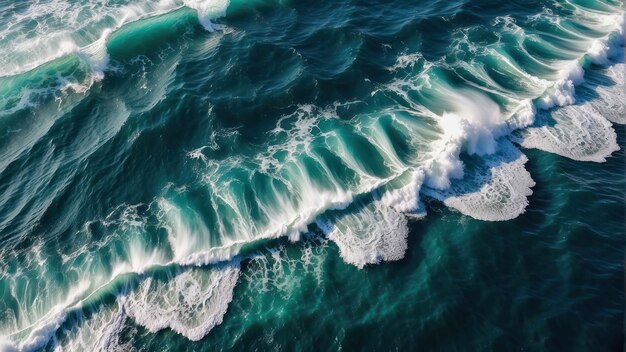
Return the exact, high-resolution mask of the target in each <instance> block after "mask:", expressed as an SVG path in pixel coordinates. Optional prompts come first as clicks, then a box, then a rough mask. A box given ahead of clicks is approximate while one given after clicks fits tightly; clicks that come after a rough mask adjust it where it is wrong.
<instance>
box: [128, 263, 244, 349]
mask: <svg viewBox="0 0 626 352" xmlns="http://www.w3.org/2000/svg"><path fill="white" fill-rule="evenodd" d="M238 278H239V263H238V262H236V261H233V262H230V263H228V264H224V265H223V266H220V267H214V268H211V269H189V270H187V271H183V272H181V273H179V274H178V275H176V276H175V277H174V278H171V279H170V280H168V281H161V280H158V279H153V278H148V279H146V280H145V281H144V282H143V283H142V284H141V285H140V286H139V288H138V289H137V290H136V291H135V292H132V293H131V294H129V295H128V297H127V298H126V303H125V309H126V312H127V314H128V315H129V316H130V317H132V318H133V319H134V320H135V322H137V323H138V324H140V325H142V326H144V327H146V329H148V330H149V331H151V332H157V331H159V330H162V329H166V328H170V329H172V330H174V331H175V332H177V333H179V334H181V335H183V336H185V337H187V338H188V339H190V340H192V341H198V340H200V339H202V338H203V337H204V336H206V334H208V333H209V331H211V329H213V328H214V327H215V326H217V325H219V324H221V322H222V319H223V318H224V314H226V310H227V309H228V304H229V303H230V301H231V300H232V298H233V289H234V288H235V284H236V283H237V279H238Z"/></svg>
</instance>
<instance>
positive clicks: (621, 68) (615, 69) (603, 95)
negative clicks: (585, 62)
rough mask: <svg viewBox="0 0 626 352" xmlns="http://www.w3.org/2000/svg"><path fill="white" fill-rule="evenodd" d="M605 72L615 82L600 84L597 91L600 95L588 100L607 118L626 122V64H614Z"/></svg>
mask: <svg viewBox="0 0 626 352" xmlns="http://www.w3.org/2000/svg"><path fill="white" fill-rule="evenodd" d="M603 74H605V75H606V76H607V77H609V78H610V79H611V80H613V83H614V84H610V85H599V86H598V87H596V93H597V94H598V95H599V96H600V97H599V98H598V99H594V100H591V101H589V102H588V104H591V106H593V108H594V109H595V110H596V111H598V112H599V113H600V115H602V116H603V117H605V118H606V119H607V120H609V121H611V122H614V123H619V124H626V80H625V76H626V65H625V64H623V63H620V64H614V65H613V66H611V67H609V68H608V69H606V70H605V71H604V72H603Z"/></svg>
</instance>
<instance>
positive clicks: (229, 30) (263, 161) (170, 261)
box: [0, 0, 626, 351]
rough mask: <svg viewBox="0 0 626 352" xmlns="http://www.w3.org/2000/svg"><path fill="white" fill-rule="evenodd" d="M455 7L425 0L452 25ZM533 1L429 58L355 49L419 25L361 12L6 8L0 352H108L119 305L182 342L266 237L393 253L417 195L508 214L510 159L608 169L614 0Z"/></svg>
mask: <svg viewBox="0 0 626 352" xmlns="http://www.w3.org/2000/svg"><path fill="white" fill-rule="evenodd" d="M468 3H469V1H459V2H458V3H455V4H456V5H454V6H453V5H443V4H438V3H435V4H433V5H432V8H428V9H427V10H428V11H432V12H436V13H443V14H444V15H443V16H440V17H442V18H443V21H445V22H449V23H454V21H461V20H460V19H459V18H463V14H464V12H463V11H464V9H465V8H466V7H468V6H469V5H467V4H468ZM541 4H542V6H541V7H539V6H536V7H537V9H535V10H536V11H535V10H534V12H535V13H533V14H524V16H522V17H523V18H524V20H520V19H519V18H517V19H516V18H514V17H513V16H507V15H497V16H494V18H492V19H489V22H488V25H484V24H470V25H464V24H459V25H458V26H456V25H455V26H453V28H452V29H451V30H450V33H449V34H447V35H446V36H444V37H445V38H444V39H441V40H442V41H445V43H442V44H441V45H442V48H440V49H438V50H435V49H432V52H431V51H429V50H431V49H429V48H428V47H426V46H423V47H422V46H421V45H412V44H410V43H408V41H407V43H405V44H406V45H405V46H403V45H404V44H403V43H404V42H402V41H400V42H397V43H392V44H388V45H389V47H386V46H376V48H375V49H372V47H374V44H372V42H375V39H376V40H380V41H381V42H384V41H385V40H387V41H391V39H389V38H392V37H393V35H396V36H402V35H406V34H404V33H406V32H411V31H416V28H415V27H411V25H410V24H408V25H407V27H408V28H407V27H404V26H403V24H402V23H397V24H396V25H397V27H398V28H389V27H388V26H377V25H376V24H374V23H373V22H374V21H375V20H374V19H370V21H371V22H367V25H363V26H364V27H359V26H360V24H359V23H358V21H357V20H345V21H344V22H339V23H333V26H329V27H326V23H323V21H322V23H320V24H316V25H312V26H313V27H312V28H308V27H305V28H300V27H298V26H299V24H289V26H287V27H288V28H290V30H293V31H294V32H295V33H296V34H294V38H287V39H285V37H286V36H287V35H285V34H281V33H280V31H277V32H276V33H274V32H272V33H271V35H268V37H267V41H266V42H255V41H254V40H251V39H248V38H247V37H246V36H247V35H249V34H247V33H245V31H243V30H241V29H240V28H239V27H238V26H237V23H238V22H237V21H238V19H239V18H241V17H244V15H243V14H245V13H246V11H259V13H261V12H262V11H263V9H265V8H268V7H269V8H272V7H287V8H288V7H289V6H291V4H285V3H283V2H279V1H276V2H272V1H250V2H244V1H235V0H232V1H230V2H229V1H219V0H216V1H182V2H181V1H169V0H163V1H156V2H155V1H145V2H142V1H139V2H124V1H114V2H110V1H89V2H85V3H83V2H50V1H33V2H29V3H27V4H14V3H1V5H0V12H1V13H3V15H2V16H1V17H0V24H2V25H1V26H0V27H1V28H2V29H1V30H0V49H1V50H0V119H2V120H3V121H2V126H1V127H0V128H1V130H0V133H1V134H2V136H3V137H2V140H0V157H1V158H0V180H2V182H3V183H2V186H1V187H0V196H1V197H2V199H4V200H5V208H6V209H4V210H2V214H1V217H0V241H2V243H3V246H2V247H1V248H0V259H1V261H0V289H1V290H0V292H2V297H3V303H1V304H0V350H2V351H35V350H42V349H47V350H58V351H61V350H69V351H72V350H86V349H95V350H115V349H118V350H125V349H126V348H129V347H128V346H125V345H124V344H123V343H122V342H121V341H122V338H121V336H122V330H123V327H124V324H125V322H126V321H127V320H132V321H133V323H134V324H137V325H138V326H141V327H142V328H144V329H145V330H147V331H148V332H150V333H157V332H159V331H162V330H172V331H174V332H175V333H177V334H180V335H182V336H184V337H185V338H186V339H188V340H190V341H200V340H202V339H203V338H205V337H206V336H207V335H208V334H209V333H210V332H211V331H212V330H213V329H214V328H215V327H216V326H219V325H220V324H221V323H222V321H223V319H224V317H225V315H227V314H228V313H227V311H228V307H229V303H230V302H231V301H232V300H233V297H234V295H235V294H236V293H237V290H236V287H237V286H238V282H239V281H240V280H242V277H243V276H242V275H243V274H242V272H243V270H244V267H245V266H246V265H251V264H250V263H257V262H263V261H266V260H268V259H266V258H268V257H269V258H272V257H274V258H276V257H277V256H279V255H280V254H279V252H280V251H279V250H278V249H276V248H277V246H278V245H277V243H278V241H280V239H281V238H286V239H288V240H289V241H290V242H297V243H300V245H302V246H304V247H305V248H307V249H306V251H305V253H306V256H307V257H306V258H305V259H306V261H307V262H308V261H310V260H311V259H310V258H309V256H314V255H315V254H314V253H313V252H314V251H315V248H316V247H319V246H322V245H323V246H327V245H329V244H328V241H331V242H332V243H334V245H336V246H337V247H338V249H339V254H340V256H341V258H342V259H343V260H344V261H345V262H346V263H349V264H351V265H354V266H356V267H358V268H359V269H364V268H366V267H367V266H370V265H373V264H379V263H382V262H387V261H399V260H402V259H403V258H404V257H405V253H406V251H407V248H408V244H407V238H408V236H409V235H410V231H409V224H410V223H411V222H415V221H422V220H421V219H424V218H425V217H427V216H431V215H430V214H427V206H426V203H428V202H438V203H442V204H444V205H445V206H446V207H448V208H451V209H454V210H455V211H457V212H458V216H459V217H461V216H468V217H471V218H473V219H477V220H482V221H508V220H511V219H515V218H517V217H519V216H520V215H521V214H523V213H524V212H525V210H526V209H527V207H528V206H529V197H530V196H531V195H532V194H533V187H535V186H536V183H535V181H534V180H533V175H531V173H530V172H528V171H527V169H526V167H525V165H526V164H527V162H528V157H527V156H526V150H529V149H539V150H542V151H545V152H548V153H553V154H557V155H560V156H563V157H565V158H569V159H572V160H576V161H585V162H595V163H602V162H604V161H606V159H607V158H609V157H610V156H611V155H612V154H613V153H615V152H616V151H618V150H619V146H618V142H617V135H616V133H615V130H614V126H616V125H620V124H624V123H626V111H625V107H624V102H625V100H624V94H625V93H624V92H625V87H626V81H625V75H626V66H625V63H624V40H625V35H626V32H625V30H626V28H625V17H624V16H625V15H624V14H625V10H624V4H623V3H621V2H618V1H609V0H593V1H582V0H580V1H574V0H568V1H545V2H541ZM381 6H382V5H381ZM424 6H426V5H424ZM438 6H439V7H438ZM355 7H358V6H357V5H355ZM257 8H258V9H257ZM342 9H343V10H342V11H346V13H345V14H344V13H341V16H346V18H348V19H352V18H353V17H350V16H354V17H358V15H359V9H358V8H357V9H351V10H346V9H345V8H342ZM350 11H352V12H350ZM381 11H383V10H381ZM384 11H393V10H388V9H385V10H384ZM428 11H425V13H426V15H424V16H425V17H427V16H428V13H429V12H428ZM295 12H297V11H296V10H293V11H286V13H287V14H292V15H293V16H294V19H293V21H294V23H298V22H297V20H296V18H297V16H298V15H297V14H295ZM384 13H386V12H384ZM314 15H315V14H313V15H312V17H313V16H314ZM338 16H339V15H338ZM397 16H400V15H399V14H398V15H397ZM465 16H467V17H468V18H471V16H470V15H468V14H465ZM259 17H261V16H260V15H259ZM290 20H291V19H289V18H287V19H284V18H281V19H278V18H277V19H275V21H285V23H291V22H289V21H290ZM468 21H469V20H468ZM305 22H306V21H305ZM328 22H329V23H330V22H331V20H330V19H329V20H328ZM470 22H471V21H470ZM407 23H409V21H408V20H407ZM278 26H279V27H280V24H279V25H278ZM264 27H267V24H266V23H259V24H258V27H254V28H253V30H258V31H263V28H264ZM287 27H285V28H287ZM301 27H304V25H301ZM344 28H350V31H348V32H343V31H341V30H342V29H344ZM361 28H367V31H369V32H367V31H366V30H361ZM386 31H391V32H392V33H393V35H389V34H388V33H386ZM364 32H367V35H365V34H363V33H364ZM407 36H408V35H407ZM198 38H200V39H198ZM311 38H312V39H311ZM329 38H330V39H329ZM364 38H365V39H364ZM372 38H375V39H372ZM381 38H382V39H381ZM272 40H275V41H280V40H285V41H286V44H285V43H283V44H281V45H280V46H279V45H276V44H273V43H272ZM289 40H291V42H290V41H289ZM245 41H248V42H246V43H247V44H246V45H248V46H246V47H245V48H241V47H237V46H236V44H235V43H238V42H245ZM335 41H336V42H335ZM392 46H393V48H392ZM311 47H314V48H317V49H318V50H319V51H320V52H319V53H317V52H314V51H313V50H312V49H311ZM370 50H371V51H373V52H385V53H387V52H389V53H390V54H385V55H386V56H384V58H385V60H383V59H379V58H371V61H368V59H369V57H368V56H367V55H365V54H361V53H364V52H365V53H367V52H368V51H370ZM267 52H271V54H268V55H267V57H266V55H265V54H266V53H267ZM220 55H222V56H224V57H221V56H220ZM252 63H255V64H258V65H261V66H263V67H267V72H263V71H261V70H259V71H254V72H249V71H246V65H247V64H250V65H251V64H252ZM273 65H277V66H278V67H276V68H273V67H272V66H273ZM355 67H356V68H355ZM372 67H374V68H372ZM192 69H193V70H192ZM368 69H371V70H372V71H375V72H376V75H372V76H376V77H370V76H368V73H367V72H368V71H367V70H368ZM218 71H220V72H221V73H215V72H218ZM184 72H185V73H188V76H184ZM190 72H191V73H190ZM346 72H347V73H346ZM278 73H279V74H278ZM344 75H345V76H344ZM343 80H345V81H349V80H352V81H353V82H355V83H353V84H354V85H357V83H358V85H360V86H359V87H357V88H352V87H347V86H345V87H340V85H341V84H342V81H343ZM241 82H243V83H241ZM220 84H221V85H223V86H225V87H227V88H223V87H222V88H220V87H219V86H220ZM332 86H337V87H339V88H332ZM335 89H336V90H337V92H335ZM342 90H343V91H342ZM176 92H181V93H180V94H181V97H178V98H177V96H176V94H177V93H176ZM330 92H332V93H334V94H335V95H331V93H330ZM203 94H206V96H203ZM183 96H184V97H183ZM186 99H188V100H186ZM283 101H284V102H285V103H284V104H283V103H282V102H283ZM272 104H274V105H276V106H277V107H276V109H275V110H269V112H267V113H264V114H265V115H261V116H257V115H256V112H257V111H256V110H249V111H251V112H249V113H248V112H246V111H247V110H244V109H246V108H247V107H248V106H250V109H255V108H260V107H263V106H266V105H272ZM281 104H282V105H281ZM238 109H241V111H243V112H240V113H237V111H238ZM233 111H235V113H233ZM229 113H232V114H234V115H233V116H234V117H233V118H232V120H228V119H226V118H225V117H224V116H227V115H228V114H229ZM175 114H178V115H180V116H186V117H187V118H188V121H189V122H188V125H183V127H181V125H180V124H178V125H177V124H175V123H173V122H171V121H170V120H169V117H168V116H171V115H175ZM68 121H75V122H68ZM196 121H209V122H206V124H201V123H200V122H196ZM87 125H88V126H90V127H88V128H87V127H84V126H87ZM199 126H202V127H203V130H202V135H201V136H200V137H199V134H196V132H197V131H198V130H199V128H198V127H199ZM207 126H208V127H209V128H206V129H204V127H207ZM57 136H59V137H57ZM168 136H170V137H171V138H173V139H177V140H182V141H183V142H180V143H187V142H188V143H187V144H185V148H174V147H171V146H172V145H173V144H170V142H168V138H169V137H168ZM177 136H180V137H177ZM185 140H186V141H185ZM75 143H76V144H75ZM176 143H178V142H176ZM118 145H121V146H122V147H117V146H118ZM159 145H160V146H161V147H160V148H161V149H158V148H157V147H158V146H159ZM153 148H157V149H153ZM155 150H156V151H160V153H162V154H157V153H154V152H153V151H155ZM166 154H169V156H166ZM160 158H163V159H162V160H163V161H160ZM172 160H174V161H172ZM144 163H145V164H144ZM146 165H150V166H146ZM144 166H145V167H146V170H147V168H148V167H153V169H149V170H147V171H142V168H143V167H144ZM110 170H115V171H110ZM152 176H154V179H155V180H158V181H150V180H148V178H150V177H152ZM135 177H136V179H135ZM103 180H109V181H110V182H111V184H115V188H108V187H107V186H106V184H104V183H101V182H104V181H103ZM82 182H85V183H89V182H92V183H93V184H94V186H82ZM150 187H153V188H150ZM81 189H85V190H88V191H89V192H90V193H87V191H85V194H80V192H77V190H81ZM153 189H156V191H152V190H153ZM44 193H46V194H48V195H47V196H45V197H44V196H37V195H38V194H44ZM37 197H42V198H41V199H39V198H37ZM106 197H110V199H111V200H110V201H106V202H105V201H102V199H104V198H106ZM57 211H58V212H59V214H60V215H58V216H57V215H51V214H53V213H54V212H57ZM64 219H65V220H64ZM68 219H69V220H71V221H69V220H68ZM83 220H84V221H83ZM41 224H47V225H46V226H44V225H41ZM303 260H304V259H303ZM268 265H269V264H268ZM381 265H385V264H381ZM256 279H258V280H261V278H256Z"/></svg>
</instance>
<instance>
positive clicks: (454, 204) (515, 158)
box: [422, 139, 535, 221]
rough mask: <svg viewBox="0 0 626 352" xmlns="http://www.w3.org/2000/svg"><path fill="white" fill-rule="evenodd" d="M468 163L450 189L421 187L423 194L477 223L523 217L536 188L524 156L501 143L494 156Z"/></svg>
mask: <svg viewBox="0 0 626 352" xmlns="http://www.w3.org/2000/svg"><path fill="white" fill-rule="evenodd" d="M471 161H472V162H471V163H468V165H467V167H466V171H465V175H464V177H463V178H462V179H460V180H454V181H453V182H452V184H451V186H450V187H449V188H447V189H444V190H438V189H434V188H429V187H424V188H423V189H422V193H423V194H425V195H427V196H429V197H432V198H435V199H437V200H440V201H442V202H444V204H446V205H447V206H449V207H451V208H454V209H457V210H458V211H460V212H461V213H463V214H465V215H468V216H471V217H473V218H475V219H479V220H486V221H504V220H509V219H514V218H516V217H518V216H519V215H520V214H522V213H523V212H524V210H525V209H526V206H527V205H528V196H530V195H531V194H532V190H531V187H533V186H534V185H535V182H534V181H533V180H532V178H531V176H530V173H528V171H526V169H525V168H524V164H526V162H527V161H528V159H527V158H526V156H525V155H524V154H522V152H521V151H520V150H519V149H517V148H516V147H515V146H514V145H513V144H512V143H511V142H509V141H508V140H506V139H502V140H500V141H499V143H498V152H497V153H496V154H493V155H490V156H486V157H484V158H475V157H474V158H472V160H471Z"/></svg>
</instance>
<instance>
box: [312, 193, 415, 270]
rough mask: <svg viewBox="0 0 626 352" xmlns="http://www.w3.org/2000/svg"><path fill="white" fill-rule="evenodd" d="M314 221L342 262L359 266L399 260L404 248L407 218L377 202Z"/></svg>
mask: <svg viewBox="0 0 626 352" xmlns="http://www.w3.org/2000/svg"><path fill="white" fill-rule="evenodd" d="M316 224H317V225H318V227H319V228H320V229H321V230H322V231H323V232H324V234H326V235H327V236H328V238H329V239H330V240H332V241H333V242H335V243H336V244H337V246H338V247H339V250H340V252H341V257H342V258H343V259H344V261H345V262H346V263H349V264H353V265H355V266H357V267H358V268H363V267H364V266H365V265H366V264H377V263H380V262H381V261H395V260H400V259H402V258H403V257H404V253H405V252H406V249H407V235H408V233H409V229H408V227H407V220H406V217H404V216H403V215H402V214H400V213H398V212H397V211H395V210H393V209H392V208H390V207H388V206H386V205H384V204H383V203H382V202H380V201H374V202H372V203H370V204H367V205H365V206H362V207H359V209H358V211H352V212H341V213H340V214H328V215H323V216H320V217H318V219H317V220H316Z"/></svg>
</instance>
